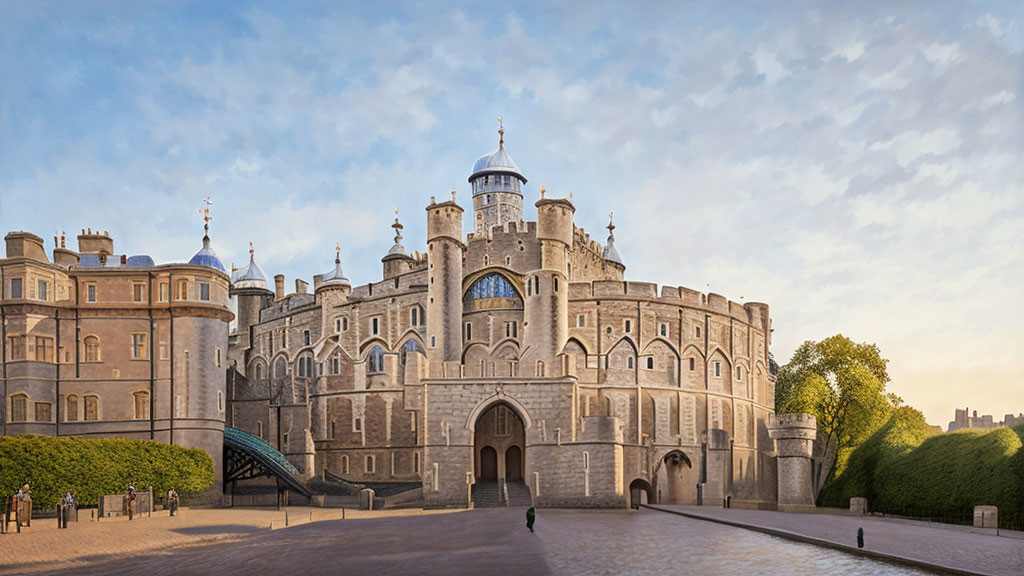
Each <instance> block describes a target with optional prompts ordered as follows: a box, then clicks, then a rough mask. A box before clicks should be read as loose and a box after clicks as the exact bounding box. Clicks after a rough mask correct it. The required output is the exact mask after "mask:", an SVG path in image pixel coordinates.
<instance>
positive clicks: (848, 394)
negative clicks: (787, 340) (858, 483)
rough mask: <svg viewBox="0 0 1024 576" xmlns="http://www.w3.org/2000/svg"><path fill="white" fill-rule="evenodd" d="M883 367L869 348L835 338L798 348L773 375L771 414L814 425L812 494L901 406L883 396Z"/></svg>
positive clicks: (886, 379)
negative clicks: (807, 419) (799, 415)
mask: <svg viewBox="0 0 1024 576" xmlns="http://www.w3.org/2000/svg"><path fill="white" fill-rule="evenodd" d="M888 362H889V361H888V360H886V359H884V358H882V355H881V353H880V352H879V350H878V347H877V346H875V345H874V344H867V343H862V344H858V343H856V342H853V341H852V340H850V339H849V338H847V337H845V336H843V335H842V334H837V335H835V336H832V337H831V338H826V339H825V340H822V341H820V342H813V341H810V340H808V341H807V342H804V343H803V344H801V345H800V347H799V348H797V349H796V351H795V352H794V353H793V357H792V358H791V359H790V361H789V363H788V364H786V365H785V366H782V367H781V368H780V369H779V375H778V380H777V382H776V385H775V411H776V413H779V414H783V413H792V412H806V413H808V414H813V415H814V416H815V417H816V418H817V419H818V439H817V441H816V442H815V461H816V469H815V477H816V481H815V489H816V492H815V493H816V494H817V492H819V491H820V490H821V487H822V486H824V485H825V482H826V481H828V480H829V479H830V478H831V477H832V476H833V475H834V474H836V473H837V472H841V471H842V469H843V467H844V466H845V463H846V460H847V458H849V455H850V452H851V451H852V450H853V449H854V448H856V447H857V446H859V445H860V444H861V443H862V442H864V441H865V440H867V438H868V437H869V436H871V434H873V433H874V432H875V431H876V430H878V429H879V428H880V427H881V426H882V425H883V424H885V422H886V421H887V420H888V419H889V416H890V415H891V414H892V411H893V408H894V407H895V406H897V405H899V404H900V403H901V402H902V400H900V398H899V397H897V396H895V395H893V394H887V393H886V390H885V385H886V384H887V383H888V382H889V373H888V372H887V370H886V365H887V364H888Z"/></svg>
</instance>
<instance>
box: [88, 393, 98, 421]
mask: <svg viewBox="0 0 1024 576" xmlns="http://www.w3.org/2000/svg"><path fill="white" fill-rule="evenodd" d="M85 419H86V420H89V421H92V420H99V419H100V397H99V396H96V395H92V396H86V397H85Z"/></svg>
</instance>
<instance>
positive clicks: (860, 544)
mask: <svg viewBox="0 0 1024 576" xmlns="http://www.w3.org/2000/svg"><path fill="white" fill-rule="evenodd" d="M863 547H864V529H863V528H857V548H863Z"/></svg>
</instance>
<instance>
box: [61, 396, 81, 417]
mask: <svg viewBox="0 0 1024 576" xmlns="http://www.w3.org/2000/svg"><path fill="white" fill-rule="evenodd" d="M64 420H66V421H67V422H74V421H76V420H78V396H75V395H74V394H68V397H67V400H66V405H65V407H64Z"/></svg>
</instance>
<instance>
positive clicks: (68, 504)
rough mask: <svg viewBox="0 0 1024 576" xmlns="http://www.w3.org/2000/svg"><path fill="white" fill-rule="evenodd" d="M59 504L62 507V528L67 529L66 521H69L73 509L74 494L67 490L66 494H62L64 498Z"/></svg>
mask: <svg viewBox="0 0 1024 576" xmlns="http://www.w3.org/2000/svg"><path fill="white" fill-rule="evenodd" d="M60 503H61V505H62V506H63V507H64V508H63V514H64V527H65V528H67V527H68V520H70V519H71V513H72V511H74V509H75V496H74V494H72V493H71V490H68V491H67V492H66V493H64V498H63V499H61V501H60Z"/></svg>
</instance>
